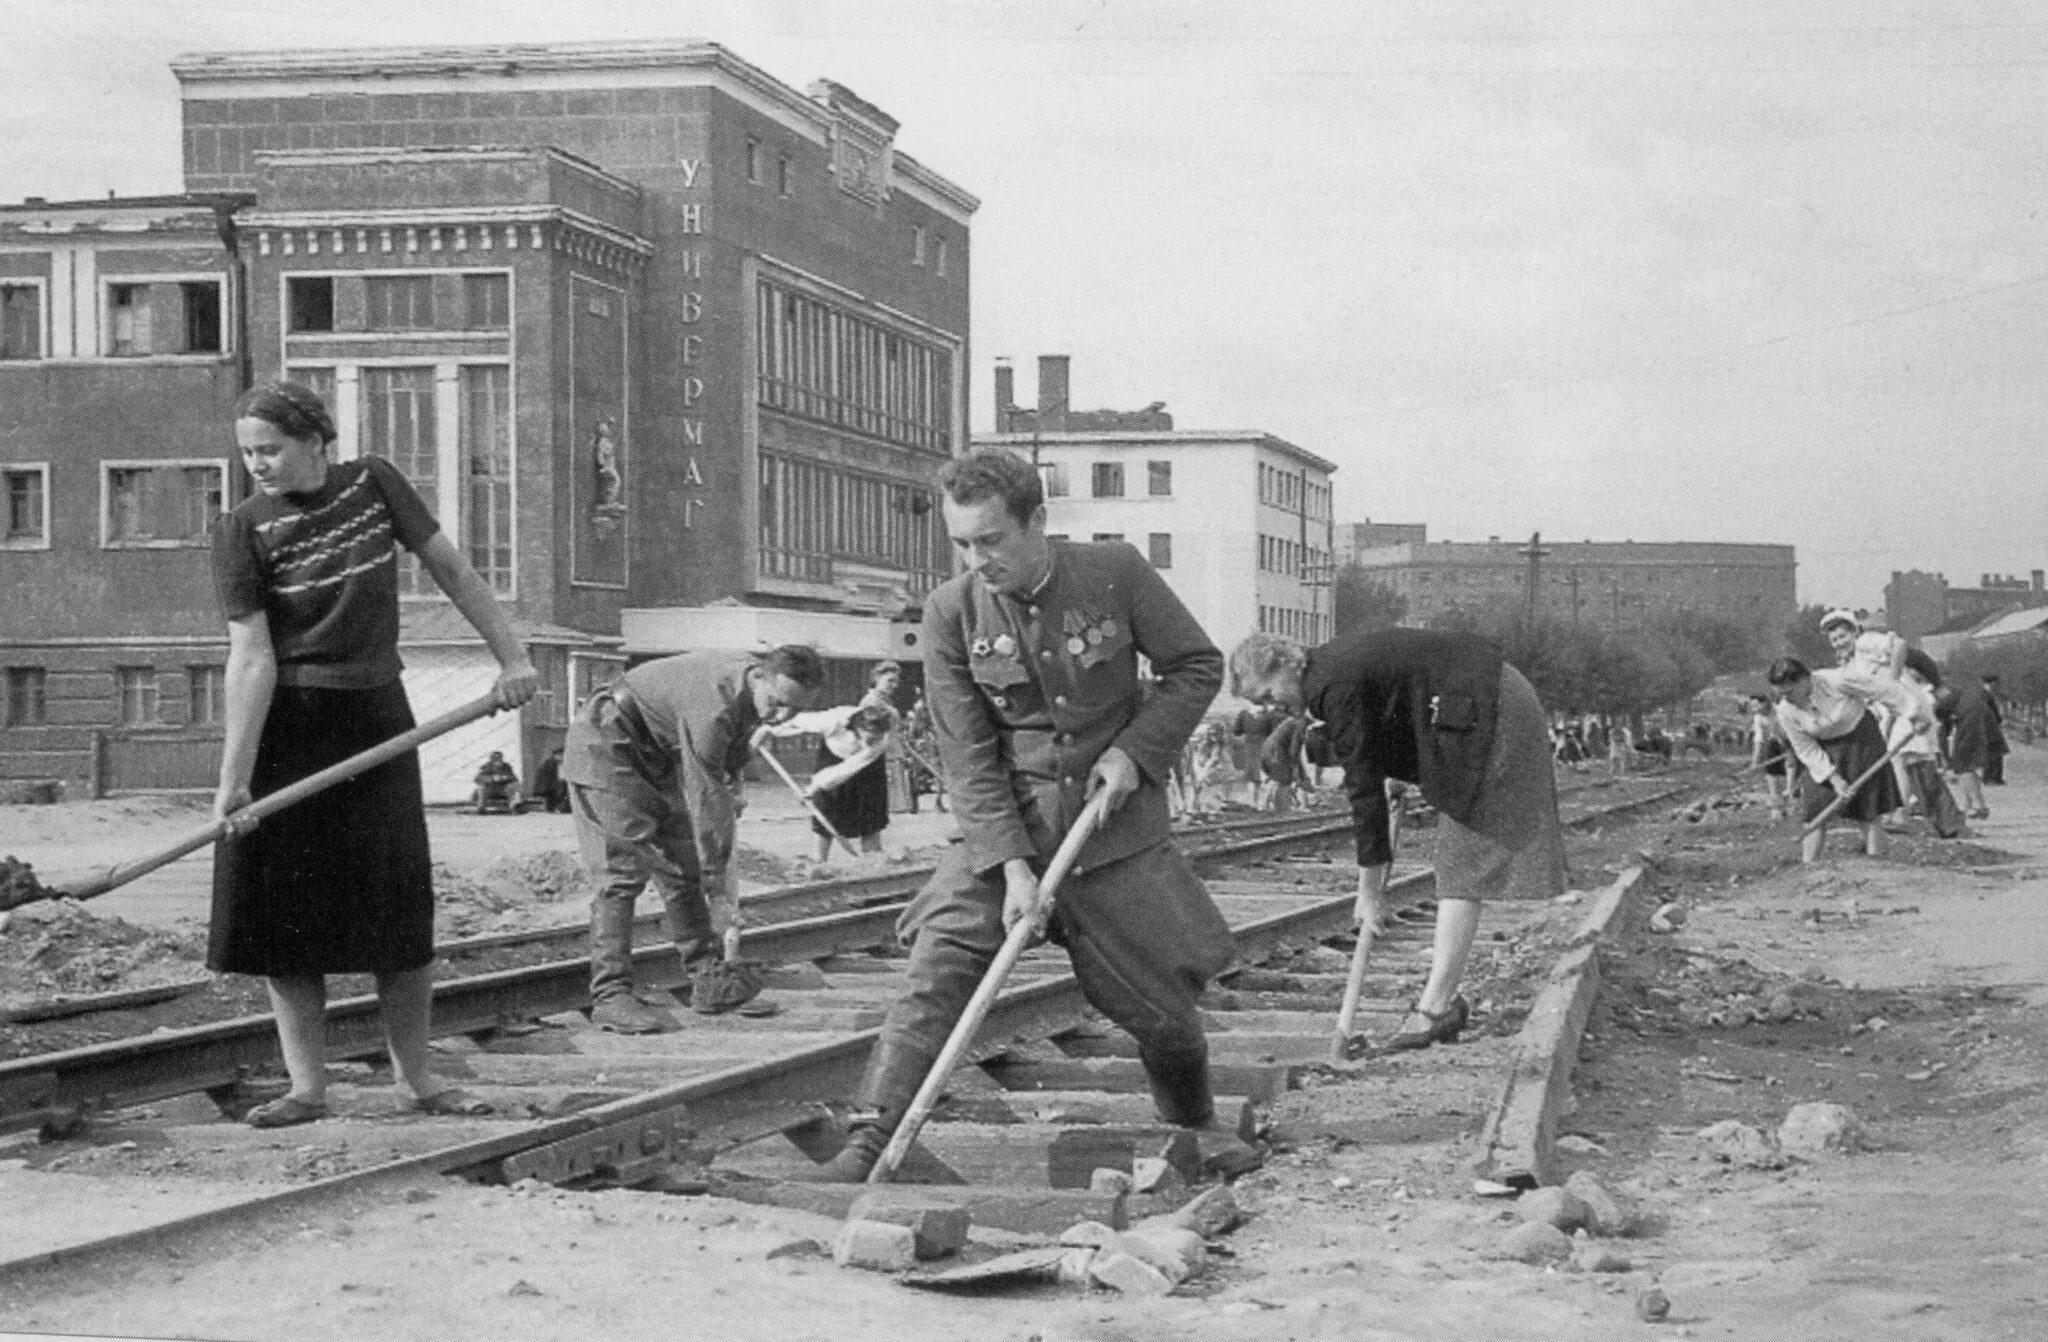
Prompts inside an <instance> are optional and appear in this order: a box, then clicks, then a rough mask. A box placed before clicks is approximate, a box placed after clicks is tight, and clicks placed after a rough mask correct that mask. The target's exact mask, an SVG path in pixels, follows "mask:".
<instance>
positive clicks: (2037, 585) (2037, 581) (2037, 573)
mask: <svg viewBox="0 0 2048 1342" xmlns="http://www.w3.org/2000/svg"><path fill="white" fill-rule="evenodd" d="M2027 576H2028V577H2030V578H2032V579H2033V580H2034V590H2035V591H2037V592H2038V591H2040V590H2041V585H2042V583H2041V580H2042V579H2043V578H2044V577H2048V573H2044V572H2043V571H2042V570H2041V569H2035V570H2034V571H2033V572H2032V573H2030V574H2028V575H2027Z"/></svg>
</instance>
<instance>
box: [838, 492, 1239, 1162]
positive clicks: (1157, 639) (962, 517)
mask: <svg viewBox="0 0 2048 1342" xmlns="http://www.w3.org/2000/svg"><path fill="white" fill-rule="evenodd" d="M939 483H940V485H941V487H942V488H943V489H944V491H945V497H944V501H943V504H944V512H945V518H946V529H947V530H948V531H949V532H950V533H951V534H952V538H953V547H954V550H955V552H956V553H957V554H958V555H959V556H960V559H961V561H962V563H963V564H964V566H965V567H966V570H967V571H966V572H965V573H963V574H961V575H960V576H958V577H956V578H954V579H953V580H952V581H950V582H948V583H946V584H945V585H944V586H943V587H940V588H939V589H938V590H937V591H936V592H933V593H932V595H931V597H930V599H929V600H928V601H926V603H925V612H924V624H923V626H922V629H923V633H924V649H925V652H924V675H925V686H926V693H927V695H928V701H929V703H930V705H931V710H932V725H933V730H934V735H935V736H936V738H937V741H938V747H939V764H940V767H941V768H943V769H944V770H945V774H946V787H947V790H948V792H949V793H950V794H951V796H952V801H953V813H954V814H955V815H956V816H958V817H959V821H960V833H961V837H962V838H963V839H964V840H965V842H964V843H961V844H956V845H954V846H952V847H949V848H948V849H947V850H946V855H945V856H944V857H943V858H941V859H940V860H939V866H938V870H937V871H935V872H934V873H933V874H932V878H931V881H930V882H929V883H928V884H927V885H926V886H925V888H924V889H923V890H922V891H921V892H920V893H919V894H918V896H917V898H916V899H914V900H912V901H911V904H910V907H909V908H908V909H907V910H905V912H904V914H903V918H902V920H901V921H900V922H899V923H898V925H897V934H898V936H899V937H900V938H902V939H903V940H904V941H905V942H908V943H909V945H910V980H911V988H910V991H909V992H908V993H907V994H906V995H905V996H904V997H903V998H902V999H900V1000H899V1001H897V1002H896V1003H895V1005H893V1006H892V1007H891V1008H890V1009H889V1015H888V1018H887V1020H886V1021H885V1022H884V1024H883V1026H882V1038H881V1040H880V1042H878V1043H877V1044H876V1045H875V1049H874V1052H873V1053H872V1054H871V1055H870V1056H869V1059H868V1067H867V1074H866V1076H865V1077H864V1078H863V1080H862V1082H861V1089H860V1093H859V1095H858V1097H857V1100H856V1106H857V1108H856V1113H855V1115H854V1118H853V1125H852V1129H853V1130H852V1134H851V1136H850V1138H849V1139H848V1141H847V1144H846V1148H845V1149H844V1150H842V1151H841V1152H840V1153H839V1154H838V1155H837V1156H836V1157H834V1159H833V1160H832V1161H830V1162H829V1163H828V1164H827V1165H826V1166H825V1167H824V1168H823V1169H821V1170H820V1171H819V1172H818V1174H819V1177H821V1178H823V1179H827V1180H839V1181H848V1182H852V1181H857V1180H860V1179H864V1178H866V1177H867V1173H868V1171H869V1170H870V1169H871V1168H872V1167H873V1166H874V1163H875V1160H876V1158H877V1157H879V1156H880V1154H881V1152H882V1149H883V1148H884V1147H885V1146H886V1145H887V1144H888V1140H889V1136H890V1134H891V1133H893V1132H894V1131H895V1130H896V1126H897V1125H898V1124H899V1123H900V1122H901V1121H902V1119H903V1114H904V1110H905V1109H907V1108H908V1107H909V1104H910V1102H911V1100H912V1099H913V1098H914V1097H915V1096H916V1094H917V1089H918V1087H919V1085H921V1084H922V1083H923V1081H924V1078H925V1074H926V1073H927V1072H928V1071H930V1069H931V1065H932V1063H933V1062H934V1061H935V1060H936V1059H937V1057H938V1055H939V1052H940V1050H941V1049H942V1048H943V1047H944V1046H945V1042H946V1038H947V1036H948V1035H949V1034H950V1033H951V1032H952V1028H953V1025H954V1024H955V1022H957V1021H958V1020H959V1017H960V1013H961V1011H962V1010H963V1009H964V1008H965V1007H966V1005H967V1000H968V998H969V997H971V996H972V995H973V993H974V989H975V987H976V986H977V985H978V984H979V983H980V982H981V978H982V975H983V974H984V973H985V972H986V971H987V969H988V966H989V963H990V962H991V961H992V960H993V959H994V958H995V953H996V951H997V950H999V949H1000V948H1001V946H1002V943H1003V939H1004V936H1005V934H1006V933H1007V931H1008V929H1009V928H1010V927H1011V926H1013V925H1014V924H1015V923H1017V922H1018V921H1019V920H1020V919H1030V920H1033V921H1034V922H1038V923H1039V924H1041V925H1042V926H1044V927H1045V928H1046V931H1047V935H1048V936H1050V938H1051V939H1052V940H1053V941H1054V942H1056V943H1057V944H1059V945H1061V946H1063V947H1065V948H1066V951H1067V954H1068V955H1069V956H1071V957H1072V959H1073V963H1074V973H1075V975H1076V977H1077V978H1079V980H1080V984H1081V991H1082V993H1083V994H1084V995H1085V996H1086V997H1087V999H1088V1001H1089V1003H1090V1004H1091V1005H1093V1006H1094V1007H1095V1008H1096V1009H1097V1010H1098V1011H1100V1012H1102V1014H1103V1015H1105V1016H1107V1017H1109V1018H1110V1019H1111V1020H1113V1021H1115V1022H1116V1023H1117V1024H1118V1025H1120V1026H1122V1027H1123V1028H1124V1029H1126V1030H1128V1031H1130V1033H1131V1034H1132V1035H1133V1036H1134V1037H1135V1038H1136V1039H1137V1041H1138V1048H1139V1057H1140V1058H1141V1059H1142V1061H1143V1062H1144V1065H1145V1072H1146V1075H1147V1076H1148V1077H1149V1078H1150V1079H1151V1085H1152V1097H1153V1101H1154V1103H1155V1105H1156V1106H1157V1108H1158V1111H1159V1116H1160V1117H1161V1118H1162V1119H1163V1120H1165V1121H1166V1122H1168V1123H1175V1124H1181V1125H1184V1126H1190V1127H1194V1126H1200V1125H1201V1124H1204V1123H1207V1122H1208V1121H1209V1120H1210V1118H1211V1117H1212V1115H1213V1113H1214V1109H1215V1105H1214V1101H1213V1099H1212V1097H1211V1095H1210V1092H1209V1065H1208V1044H1207V1041H1206V1040H1204V1038H1203V1036H1202V1025H1201V1016H1200V1013H1199V1012H1198V1011H1197V1009H1196V1007H1195V998H1196V995H1197V994H1198V993H1200V992H1201V990H1202V988H1203V986H1204V985H1205V984H1206V983H1207V982H1208V980H1209V978H1210V977H1211V976H1212V975H1214V974H1216V973H1217V972H1218V971H1220V970H1221V969H1222V968H1223V967H1224V966H1225V965H1226V964H1227V963H1229V960H1230V934H1229V929H1228V928H1227V927H1226V926H1225V925H1224V922H1223V917H1222V915H1221V914H1220V913H1218V912H1217V911H1216V906H1215V905H1214V904H1213V903H1212V902H1210V899H1209V896H1208V893H1207V891H1205V890H1204V889H1203V888H1202V883H1201V881H1200V880H1198V879H1197V878H1196V876H1195V874H1194V871H1193V869H1192V868H1191V867H1190V866H1189V865H1188V863H1187V860H1186V859H1185V858H1184V857H1182V856H1181V854H1180V852H1179V850H1178V849H1176V848H1175V847H1174V846H1173V845H1172V844H1171V843H1169V842H1168V841H1167V809H1166V792H1165V787H1164V785H1165V782H1166V777H1167V771H1168V770H1169V769H1170V768H1171V767H1172V765H1173V762H1174V760H1175V758H1176V757H1177V756H1178V755H1179V753H1180V749H1181V746H1182V745H1183V744H1184V743H1185V742H1186V741H1187V738H1188V734H1189V733H1190V732H1192V731H1193V730H1194V728H1195V725H1196V724H1197V723H1199V722H1200V721H1201V720H1202V713H1203V711H1204V710H1205V709H1207V708H1208V706H1209V701H1210V700H1211V699H1213V698H1214V697H1215V695H1216V691H1217V689H1218V688H1219V687H1220V686H1221V684H1222V681H1223V654H1222V653H1220V652H1218V651H1217V650H1216V648H1215V646H1214V645H1213V644H1211V643H1210V641H1209V639H1208V636H1207V635H1206V634H1204V633H1203V632H1202V627H1201V626H1200V625H1199V624H1197V623H1196V622H1195V619H1194V617H1193V616H1192V615H1190V614H1189V613H1188V610H1187V607H1185V606H1183V605H1182V604H1181V602H1180V599H1179V598H1178V597H1176V596H1175V595H1174V594H1173V591H1172V589H1171V588H1169V587H1168V586H1167V585H1166V582H1165V580H1164V579H1162V578H1161V577H1160V576H1159V574H1158V573H1157V572H1156V571H1154V569H1153V568H1152V566H1151V565H1150V564H1148V563H1147V562H1146V561H1145V559H1144V557H1143V556H1141V555H1140V554H1139V553H1138V552H1137V551H1136V550H1134V549H1132V548H1131V547H1130V546H1128V545H1124V544H1121V543H1110V544H1100V545H1077V544H1069V543H1067V542H1064V541H1061V542H1053V541H1049V540H1048V539H1047V538H1046V535H1045V502H1044V494H1043V492H1042V491H1041V489H1040V486H1039V480H1038V473H1037V472H1036V471H1035V470H1034V469H1032V467H1031V466H1030V465H1029V464H1028V463H1026V462H1024V461H1022V460H1020V459H1018V458H1016V457H1014V456H1011V455H1010V454H1009V453H1007V452H978V453H975V454H974V455H972V456H969V457H962V458H959V459H957V460H955V461H953V462H951V463H949V464H948V465H947V466H946V467H945V469H944V470H943V471H942V472H941V474H940V476H939ZM1140 654H1142V655H1143V656H1144V657H1145V658H1146V659H1147V660H1148V661H1149V662H1150V663H1151V670H1152V674H1153V675H1154V676H1155V677H1157V681H1156V684H1155V685H1154V686H1153V689H1152V692H1151V693H1150V694H1148V695H1145V696H1143V697H1142V700H1141V696H1140V694H1139V689H1138V657H1139V655H1140ZM1098 791H1100V792H1107V793H1108V794H1109V797H1110V803H1109V805H1110V813H1109V816H1108V819H1107V820H1106V821H1105V822H1104V823H1103V825H1102V827H1101V828H1100V829H1098V830H1097V831H1096V832H1095V834H1094V836H1093V837H1091V838H1090V839H1089V840H1088V842H1087V844H1086V845H1085V846H1084V847H1083V848H1082V850H1081V855H1080V859H1079V860H1078V861H1077V862H1076V863H1075V864H1074V867H1073V870H1072V871H1071V873H1070V874H1069V875H1068V877H1067V879H1066V880H1065V882H1064V883H1063V884H1062V885H1061V886H1060V888H1059V890H1058V892H1057V893H1056V895H1055V896H1054V898H1053V901H1052V907H1051V908H1050V909H1048V908H1047V907H1046V906H1045V904H1044V902H1043V901H1042V900H1041V899H1040V896H1039V889H1038V873H1039V872H1041V871H1043V870H1044V868H1045V864H1046V863H1047V862H1048V861H1049V860H1050V859H1051V857H1052V855H1053V853H1054V852H1055V851H1056V850H1057V849H1058V848H1059V845H1060V840H1061V838H1062V837H1063V836H1064V835H1065V834H1066V831H1067V829H1068V828H1069V827H1070V826H1071V825H1072V824H1073V823H1074V821H1075V819H1076V817H1078V816H1079V815H1080V813H1081V810H1082V808H1083V806H1084V805H1085V804H1086V802H1087V800H1088V798H1090V797H1092V796H1093V795H1094V794H1095V793H1096V792H1098Z"/></svg>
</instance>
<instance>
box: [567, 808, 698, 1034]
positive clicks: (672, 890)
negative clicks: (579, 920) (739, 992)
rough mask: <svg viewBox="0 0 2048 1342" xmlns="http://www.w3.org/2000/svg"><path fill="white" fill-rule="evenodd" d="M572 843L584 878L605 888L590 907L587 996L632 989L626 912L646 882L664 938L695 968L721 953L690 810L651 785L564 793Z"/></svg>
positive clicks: (629, 928) (630, 918) (629, 920)
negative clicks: (655, 896) (663, 923)
mask: <svg viewBox="0 0 2048 1342" xmlns="http://www.w3.org/2000/svg"><path fill="white" fill-rule="evenodd" d="M569 806H570V810H571V811H572V812H573V814H574V815H575V817H576V844H577V848H578V849H579V850H580V852H581V855H582V859H583V866H584V869H585V870H586V871H589V872H592V873H594V874H601V876H602V878H603V880H604V885H603V887H602V888H601V889H600V890H599V891H598V892H597V894H596V896H595V897H594V898H593V899H592V900H591V909H590V914H591V919H590V921H591V928H592V936H591V945H590V995H591V998H592V1000H601V999H602V998H604V997H605V996H607V995H609V994H610V993H613V992H628V993H630V992H631V991H632V990H633V954H632V926H633V906H634V904H635V902H637V901H638V899H639V898H640V892H641V891H642V890H644V889H645V888H646V887H647V884H648V882H650V881H652V882H653V884H654V888H655V890H656V892H657V893H659V894H660V896H661V904H662V913H663V915H664V917H665V918H666V919H667V922H668V934H669V939H670V940H672V941H673V942H675V946H676V950H677V951H678V952H679V953H681V955H682V957H683V964H684V966H685V967H689V968H694V967H695V966H696V965H698V964H700V963H703V962H705V961H707V960H717V959H718V958H719V956H720V954H721V953H722V949H723V947H722V945H721V943H720V939H719V936H718V931H717V929H716V928H715V927H714V925H713V921H712V916H711V906H710V903H709V901H708V900H706V898H705V895H704V871H703V866H702V863H701V862H700V861H699V859H698V855H697V838H696V833H695V830H694V828H693V827H692V825H691V821H690V812H689V808H688V807H686V806H684V805H683V804H682V801H681V799H680V798H677V797H674V796H672V795H669V794H667V793H664V792H663V791H662V790H661V789H659V788H656V787H655V786H653V785H652V784H641V785H640V786H637V787H635V786H632V785H631V784H629V785H628V787H627V789H626V790H621V791H615V790H613V789H611V788H594V787H586V786H584V785H583V784H580V783H572V784H571V785H570V786H569Z"/></svg>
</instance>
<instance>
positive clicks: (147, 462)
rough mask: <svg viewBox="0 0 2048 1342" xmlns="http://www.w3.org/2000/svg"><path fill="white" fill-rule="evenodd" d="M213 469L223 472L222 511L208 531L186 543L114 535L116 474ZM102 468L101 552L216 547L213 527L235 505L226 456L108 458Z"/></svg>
mask: <svg viewBox="0 0 2048 1342" xmlns="http://www.w3.org/2000/svg"><path fill="white" fill-rule="evenodd" d="M196 466H211V467H212V468H213V469H215V470H217V471H219V472H220V511H219V512H218V513H215V514H214V515H213V517H212V518H210V519H208V521H207V525H206V530H205V531H204V532H203V533H201V534H200V535H199V536H197V537H196V538H191V539H185V540H119V539H116V538H115V536H114V472H115V471H133V470H171V469H177V470H190V469H192V468H193V467H196ZM99 467H100V546H99V548H100V549H102V550H204V549H206V548H208V547H209V546H211V545H212V544H213V527H214V523H216V522H218V521H219V520H220V519H221V518H222V517H225V516H226V515H227V513H228V510H229V508H230V507H232V506H233V505H232V504H231V502H230V500H229V499H228V488H229V482H230V481H231V480H232V479H233V473H232V472H231V471H230V470H229V461H228V459H227V458H226V457H136V458H128V457H121V458H114V457H109V458H107V459H105V460H103V461H101V462H100V463H99Z"/></svg>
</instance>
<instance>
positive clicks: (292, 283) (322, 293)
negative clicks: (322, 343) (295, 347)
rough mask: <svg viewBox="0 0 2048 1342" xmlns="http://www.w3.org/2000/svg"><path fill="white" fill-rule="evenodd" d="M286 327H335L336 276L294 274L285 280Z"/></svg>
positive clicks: (303, 328)
mask: <svg viewBox="0 0 2048 1342" xmlns="http://www.w3.org/2000/svg"><path fill="white" fill-rule="evenodd" d="M284 297H285V323H286V324H285V329H286V330H287V331H290V332H292V333H294V334H296V333H298V332H300V331H332V330H333V329H334V277H333V276H332V275H294V276H292V277H291V278H289V279H287V280H286V281H285V282H284Z"/></svg>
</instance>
